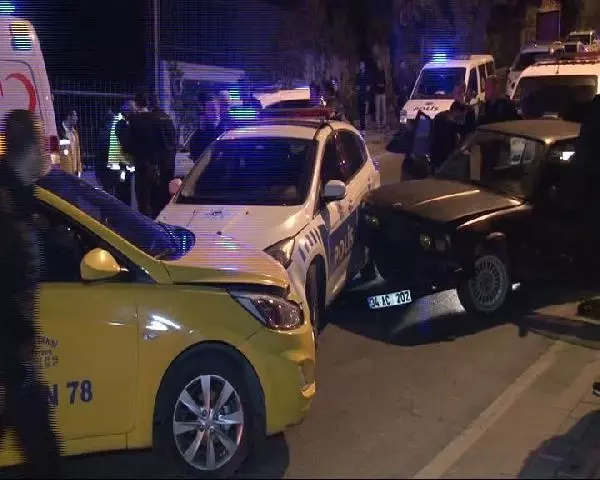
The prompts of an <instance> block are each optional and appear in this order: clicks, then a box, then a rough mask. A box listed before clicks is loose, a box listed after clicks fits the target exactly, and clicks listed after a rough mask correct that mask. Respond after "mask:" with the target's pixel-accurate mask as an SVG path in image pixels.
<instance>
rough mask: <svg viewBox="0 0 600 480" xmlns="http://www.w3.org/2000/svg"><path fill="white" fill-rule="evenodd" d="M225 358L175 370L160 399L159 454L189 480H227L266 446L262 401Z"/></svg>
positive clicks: (198, 359) (192, 360) (193, 358)
mask: <svg viewBox="0 0 600 480" xmlns="http://www.w3.org/2000/svg"><path fill="white" fill-rule="evenodd" d="M246 378H247V374H246V373H245V369H244V367H243V366H242V365H239V364H238V363H237V362H233V361H231V360H230V359H229V358H228V356H227V355H212V354H211V355H208V356H207V355H202V354H193V355H190V356H189V357H188V358H186V359H185V360H184V361H183V362H180V363H179V364H176V365H174V366H173V370H172V371H170V372H169V373H168V374H167V377H166V378H165V380H164V381H163V385H162V386H161V391H160V393H159V397H158V399H157V412H156V427H155V448H156V449H157V450H158V452H159V453H160V454H162V455H164V456H166V459H167V460H169V461H170V463H172V464H173V467H174V468H175V469H177V471H178V472H180V473H182V474H184V475H189V476H190V477H201V478H227V477H229V476H231V475H233V474H234V473H235V472H236V471H237V470H238V468H239V467H240V466H241V465H242V463H243V462H244V461H245V460H246V458H247V457H248V456H249V454H250V453H251V452H252V451H254V450H255V448H257V447H260V445H261V444H262V441H263V440H264V436H265V434H264V424H262V422H261V418H262V414H260V413H259V412H258V410H257V408H258V407H257V405H258V403H257V402H262V400H261V399H262V396H261V394H260V393H259V392H255V391H254V390H255V388H254V386H253V383H252V382H250V381H247V379H246Z"/></svg>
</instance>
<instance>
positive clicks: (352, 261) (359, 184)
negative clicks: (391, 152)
mask: <svg viewBox="0 0 600 480" xmlns="http://www.w3.org/2000/svg"><path fill="white" fill-rule="evenodd" d="M339 143H340V147H341V150H342V155H343V158H344V165H347V167H346V170H345V172H344V173H345V178H346V180H345V182H346V199H347V205H348V212H347V214H348V225H351V226H352V232H353V235H352V238H351V244H350V245H349V250H350V251H349V252H348V256H349V258H348V264H347V273H348V277H350V278H352V277H354V275H355V274H357V273H358V270H359V268H360V267H361V266H362V265H363V263H364V260H365V259H364V253H365V249H364V246H360V245H358V244H357V242H356V229H357V226H358V218H359V216H358V208H359V206H360V202H361V200H362V198H363V197H364V196H365V195H366V194H367V193H368V191H369V189H370V188H371V186H372V182H373V178H372V177H373V174H374V171H373V170H374V169H371V168H369V167H368V165H367V160H368V158H369V156H368V153H367V147H366V145H365V142H364V140H363V139H362V138H360V137H359V136H358V135H356V134H355V133H354V132H352V131H350V130H342V131H340V132H339Z"/></svg>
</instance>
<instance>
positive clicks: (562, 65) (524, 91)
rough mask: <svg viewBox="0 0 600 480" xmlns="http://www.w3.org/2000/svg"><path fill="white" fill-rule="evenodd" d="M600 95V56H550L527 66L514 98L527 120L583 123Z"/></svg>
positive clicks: (592, 54)
mask: <svg viewBox="0 0 600 480" xmlns="http://www.w3.org/2000/svg"><path fill="white" fill-rule="evenodd" d="M598 93H600V53H598V52H583V53H576V54H569V53H560V54H558V55H547V56H546V57H544V58H541V59H539V60H538V61H536V63H535V64H533V65H531V66H530V67H527V68H526V69H525V70H524V71H523V73H522V74H521V77H520V78H519V81H518V83H517V86H516V89H515V92H514V94H513V96H512V97H511V99H512V100H513V101H515V103H516V104H517V105H518V107H519V109H520V111H521V113H522V114H523V115H524V116H525V117H527V118H539V117H544V116H545V117H560V118H563V119H565V120H571V121H576V122H581V121H583V119H584V118H585V112H586V109H587V107H588V106H589V104H590V102H591V101H592V100H593V98H594V97H595V96H596V95H597V94H598Z"/></svg>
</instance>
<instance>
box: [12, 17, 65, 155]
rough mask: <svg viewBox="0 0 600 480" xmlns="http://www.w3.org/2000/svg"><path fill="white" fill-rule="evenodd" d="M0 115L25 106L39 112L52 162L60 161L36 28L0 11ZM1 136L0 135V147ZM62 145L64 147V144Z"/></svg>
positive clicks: (58, 143) (49, 92)
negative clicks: (1, 32)
mask: <svg viewBox="0 0 600 480" xmlns="http://www.w3.org/2000/svg"><path fill="white" fill-rule="evenodd" d="M0 29H1V30H2V31H3V32H4V33H3V34H2V35H1V36H0V38H3V39H4V40H2V42H1V44H0V45H1V47H0V48H1V50H0V51H1V60H0V117H1V118H4V117H5V115H6V114H7V113H8V112H10V111H11V110H15V109H27V110H29V111H31V112H35V113H36V114H37V115H39V117H40V120H41V121H42V124H43V127H44V134H45V137H46V141H47V146H48V147H49V150H50V156H51V161H52V163H53V164H58V163H60V156H61V152H60V141H59V138H58V132H57V129H56V117H55V115H54V105H53V103H52V92H51V91H50V82H49V81H48V75H47V74H46V64H45V62H44V56H43V55H42V49H41V47H40V42H39V39H38V37H37V34H36V32H35V29H34V28H33V26H32V25H31V23H30V22H28V21H27V20H24V19H21V18H16V17H14V16H12V15H2V14H0ZM3 149H4V137H3V136H0V151H1V150H3ZM63 149H64V148H63Z"/></svg>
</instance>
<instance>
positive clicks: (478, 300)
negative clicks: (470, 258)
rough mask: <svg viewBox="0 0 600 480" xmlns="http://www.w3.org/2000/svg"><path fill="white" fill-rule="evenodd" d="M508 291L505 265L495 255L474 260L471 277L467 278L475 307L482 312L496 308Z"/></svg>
mask: <svg viewBox="0 0 600 480" xmlns="http://www.w3.org/2000/svg"><path fill="white" fill-rule="evenodd" d="M507 291H508V272H507V271H506V266H505V265H504V263H503V262H502V260H500V258H498V257H497V256H496V255H484V256H482V257H479V258H478V259H477V261H476V262H475V268H474V273H473V277H472V278H471V279H469V294H470V295H471V299H472V300H473V303H474V304H475V308H476V309H477V310H479V311H482V312H493V311H495V310H497V309H498V308H499V307H500V306H501V305H502V303H503V302H504V298H505V296H506V292H507Z"/></svg>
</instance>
